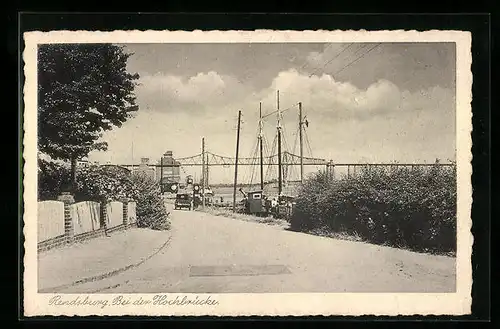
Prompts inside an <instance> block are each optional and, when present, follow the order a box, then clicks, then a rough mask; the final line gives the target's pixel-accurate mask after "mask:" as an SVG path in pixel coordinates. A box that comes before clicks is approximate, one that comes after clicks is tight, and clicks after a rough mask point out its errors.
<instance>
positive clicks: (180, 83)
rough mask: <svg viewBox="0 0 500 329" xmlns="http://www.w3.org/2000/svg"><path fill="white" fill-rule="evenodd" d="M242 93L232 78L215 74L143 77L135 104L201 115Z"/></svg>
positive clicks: (163, 110)
mask: <svg viewBox="0 0 500 329" xmlns="http://www.w3.org/2000/svg"><path fill="white" fill-rule="evenodd" d="M245 92H246V90H245V88H243V87H242V85H241V84H239V83H238V81H237V80H236V79H235V78H233V77H230V76H224V75H219V74H218V73H216V72H214V71H209V72H206V73H205V72H200V73H198V74H196V75H194V76H192V77H188V78H183V77H180V76H174V75H165V74H155V75H146V76H145V77H142V78H141V80H140V86H139V87H138V88H137V90H136V94H137V98H138V102H139V103H140V104H141V105H142V106H143V107H147V108H149V109H151V110H153V111H162V112H177V111H192V112H203V111H204V110H206V109H207V108H209V107H213V106H220V105H224V104H226V103H227V102H228V100H229V101H230V100H234V99H236V98H238V97H242V95H244V93H245Z"/></svg>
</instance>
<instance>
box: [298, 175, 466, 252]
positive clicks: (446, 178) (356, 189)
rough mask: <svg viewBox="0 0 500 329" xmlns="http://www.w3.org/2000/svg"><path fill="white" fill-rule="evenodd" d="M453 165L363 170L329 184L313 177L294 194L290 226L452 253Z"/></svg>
mask: <svg viewBox="0 0 500 329" xmlns="http://www.w3.org/2000/svg"><path fill="white" fill-rule="evenodd" d="M456 197H457V194H456V171H455V167H454V166H452V167H442V166H437V165H436V166H432V167H431V168H430V169H424V168H420V167H415V168H404V167H397V166H394V167H393V168H381V167H379V168H377V167H376V168H368V167H366V168H364V169H363V170H361V172H360V173H359V174H357V175H356V176H354V177H343V178H342V179H339V180H330V181H329V180H328V179H327V176H326V175H325V174H324V173H318V174H317V175H315V176H314V177H312V178H311V179H309V180H307V181H306V182H305V183H304V184H303V186H302V187H301V189H300V191H299V196H298V198H297V204H296V211H295V212H294V214H293V216H292V218H291V220H290V225H291V228H292V229H294V230H299V231H314V230H318V229H323V230H324V229H326V230H328V231H331V232H345V233H348V234H352V235H358V236H360V237H362V238H363V239H364V240H365V241H369V242H373V243H379V244H389V245H391V246H395V247H403V248H408V249H412V250H417V251H430V252H450V251H455V250H456Z"/></svg>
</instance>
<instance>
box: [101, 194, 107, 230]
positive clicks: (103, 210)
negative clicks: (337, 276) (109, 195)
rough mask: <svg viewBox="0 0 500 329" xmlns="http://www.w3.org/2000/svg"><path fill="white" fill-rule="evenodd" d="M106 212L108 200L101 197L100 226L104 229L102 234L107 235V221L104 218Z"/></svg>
mask: <svg viewBox="0 0 500 329" xmlns="http://www.w3.org/2000/svg"><path fill="white" fill-rule="evenodd" d="M107 214H108V200H106V198H103V199H102V200H101V216H100V217H101V218H100V222H101V228H102V229H103V230H104V234H105V235H106V236H107V235H108V221H107V220H106V217H107Z"/></svg>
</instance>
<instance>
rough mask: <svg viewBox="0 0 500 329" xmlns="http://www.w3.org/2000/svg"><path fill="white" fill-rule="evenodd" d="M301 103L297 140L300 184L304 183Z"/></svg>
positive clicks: (300, 105) (300, 104) (300, 106)
mask: <svg viewBox="0 0 500 329" xmlns="http://www.w3.org/2000/svg"><path fill="white" fill-rule="evenodd" d="M302 120H303V118H302V103H301V102H299V140H300V183H303V182H304V151H303V147H304V142H303V139H302V125H303V122H302Z"/></svg>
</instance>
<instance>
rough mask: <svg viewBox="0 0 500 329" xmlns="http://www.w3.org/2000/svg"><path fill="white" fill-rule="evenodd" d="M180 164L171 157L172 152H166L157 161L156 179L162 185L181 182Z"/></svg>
mask: <svg viewBox="0 0 500 329" xmlns="http://www.w3.org/2000/svg"><path fill="white" fill-rule="evenodd" d="M180 170H181V164H180V162H178V161H176V160H175V159H174V157H173V152H172V151H167V152H165V153H164V154H163V156H162V157H161V158H160V160H159V161H158V164H157V167H156V179H157V181H161V182H162V183H163V184H167V183H179V182H180V181H181V174H180Z"/></svg>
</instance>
